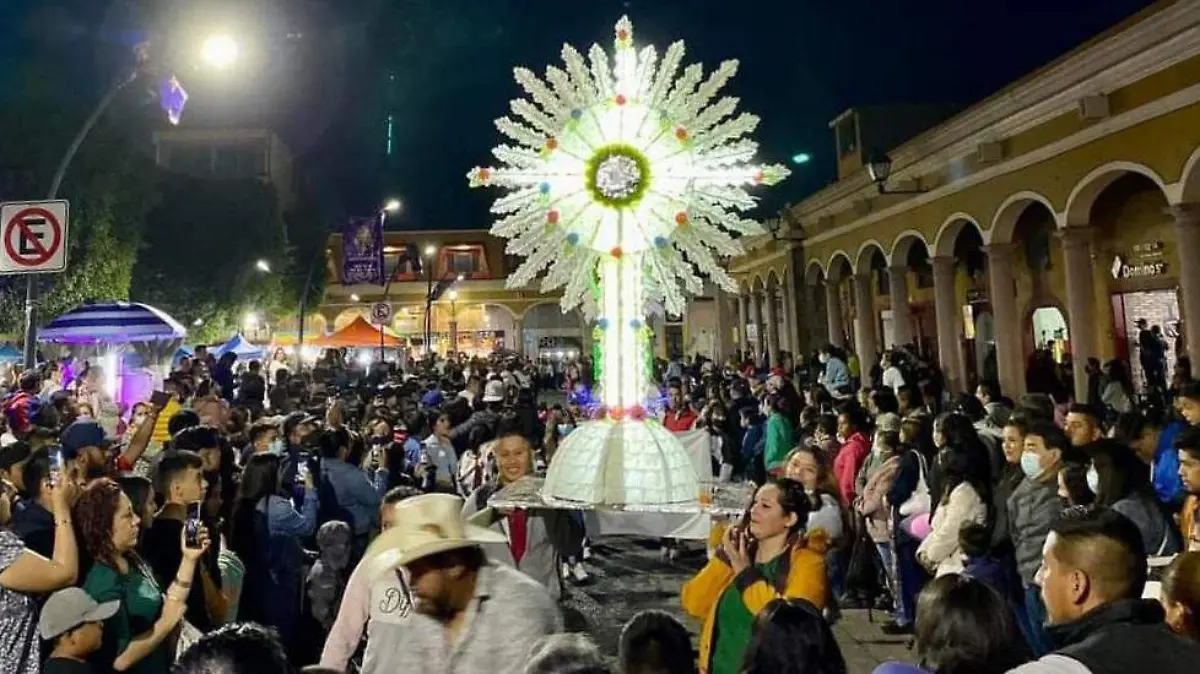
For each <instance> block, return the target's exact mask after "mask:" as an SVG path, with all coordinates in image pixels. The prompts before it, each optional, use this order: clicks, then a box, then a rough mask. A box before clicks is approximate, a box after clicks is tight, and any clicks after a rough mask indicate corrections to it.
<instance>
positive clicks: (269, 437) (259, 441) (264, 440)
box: [241, 419, 283, 466]
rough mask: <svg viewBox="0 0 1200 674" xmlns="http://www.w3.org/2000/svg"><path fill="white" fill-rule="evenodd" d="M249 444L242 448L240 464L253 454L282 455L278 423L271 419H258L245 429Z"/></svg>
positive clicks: (281, 439) (281, 441)
mask: <svg viewBox="0 0 1200 674" xmlns="http://www.w3.org/2000/svg"><path fill="white" fill-rule="evenodd" d="M246 439H247V440H249V444H247V445H246V447H245V448H244V449H243V450H242V456H241V465H243V466H244V465H246V463H247V462H249V461H250V457H252V456H254V455H255V454H268V453H269V454H278V455H280V456H282V455H283V437H282V436H280V435H279V425H278V424H277V423H275V421H274V420H272V419H259V420H258V421H256V422H254V423H253V424H251V425H250V428H249V430H247V431H246Z"/></svg>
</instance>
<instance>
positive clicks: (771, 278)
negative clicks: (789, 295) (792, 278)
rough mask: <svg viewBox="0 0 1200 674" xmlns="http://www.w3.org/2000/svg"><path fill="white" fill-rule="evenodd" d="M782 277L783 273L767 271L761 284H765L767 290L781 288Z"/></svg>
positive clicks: (774, 270)
mask: <svg viewBox="0 0 1200 674" xmlns="http://www.w3.org/2000/svg"><path fill="white" fill-rule="evenodd" d="M783 277H784V274H783V272H781V271H779V270H777V269H768V270H767V274H766V278H765V279H764V280H763V282H764V283H765V284H766V287H767V288H781V287H783Z"/></svg>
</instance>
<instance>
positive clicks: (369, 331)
mask: <svg viewBox="0 0 1200 674" xmlns="http://www.w3.org/2000/svg"><path fill="white" fill-rule="evenodd" d="M379 337H380V332H379V328H377V327H375V326H374V325H371V324H370V323H368V322H367V320H366V319H365V318H363V317H362V316H359V317H357V318H355V319H354V321H353V322H351V323H350V325H347V326H346V327H344V328H342V329H341V330H338V331H337V332H335V333H333V334H331V335H326V336H324V337H317V338H316V339H314V340H313V341H312V342H310V344H311V345H312V346H315V347H318V348H333V347H343V346H361V347H369V346H374V347H378V346H379V344H380V341H379ZM383 345H384V346H391V347H399V346H404V340H402V339H400V337H399V336H397V335H396V333H394V332H392V331H391V330H388V329H386V328H384V329H383Z"/></svg>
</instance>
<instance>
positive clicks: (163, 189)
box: [131, 174, 290, 341]
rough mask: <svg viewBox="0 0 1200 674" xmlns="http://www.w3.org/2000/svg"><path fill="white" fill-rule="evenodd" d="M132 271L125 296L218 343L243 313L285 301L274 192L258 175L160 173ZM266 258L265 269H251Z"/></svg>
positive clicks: (284, 251)
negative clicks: (156, 194) (237, 177)
mask: <svg viewBox="0 0 1200 674" xmlns="http://www.w3.org/2000/svg"><path fill="white" fill-rule="evenodd" d="M159 185H160V187H159V189H160V195H161V200H160V201H159V203H158V205H157V206H156V207H155V208H154V210H153V211H151V212H150V214H149V216H148V217H147V221H146V228H145V231H144V234H143V238H142V249H141V252H140V255H139V260H138V264H137V266H136V267H135V270H134V278H133V288H132V293H131V295H132V297H133V298H134V299H136V300H138V301H141V302H146V303H148V304H153V305H154V306H157V307H159V308H161V309H163V310H164V311H166V312H168V313H170V314H171V315H173V316H175V317H176V318H177V319H178V320H180V321H184V322H187V323H192V322H194V321H195V319H197V318H199V319H203V325H200V326H193V327H192V328H191V329H192V331H193V334H192V335H191V338H192V339H193V340H195V341H217V340H220V339H224V338H227V337H229V335H230V334H231V333H233V332H236V331H237V329H238V328H239V327H240V324H241V322H242V319H243V317H244V316H245V314H246V313H247V312H251V311H253V312H255V313H256V314H266V315H268V316H275V315H277V314H278V313H279V312H280V311H283V310H286V307H285V295H286V294H285V292H284V288H285V284H284V278H285V275H286V274H287V272H288V268H289V266H290V265H289V263H288V259H289V251H288V248H287V246H286V235H285V231H284V224H283V219H282V216H281V214H280V209H279V200H278V198H277V196H276V193H275V190H274V189H273V188H272V187H271V186H270V185H267V184H265V183H262V182H260V181H258V180H207V179H201V178H194V177H190V176H186V175H178V174H165V175H163V176H162V178H161V180H160V183H159ZM260 259H261V260H266V261H268V262H269V263H270V264H271V268H272V269H271V273H264V272H262V271H260V270H259V269H257V268H256V266H255V263H256V262H257V261H258V260H260Z"/></svg>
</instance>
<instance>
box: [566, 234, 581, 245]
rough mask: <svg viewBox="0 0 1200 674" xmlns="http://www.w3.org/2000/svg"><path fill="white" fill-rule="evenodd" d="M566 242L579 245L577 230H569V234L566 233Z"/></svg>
mask: <svg viewBox="0 0 1200 674" xmlns="http://www.w3.org/2000/svg"><path fill="white" fill-rule="evenodd" d="M567 243H569V244H571V245H572V246H578V245H579V232H571V233H570V234H568V235H567Z"/></svg>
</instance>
